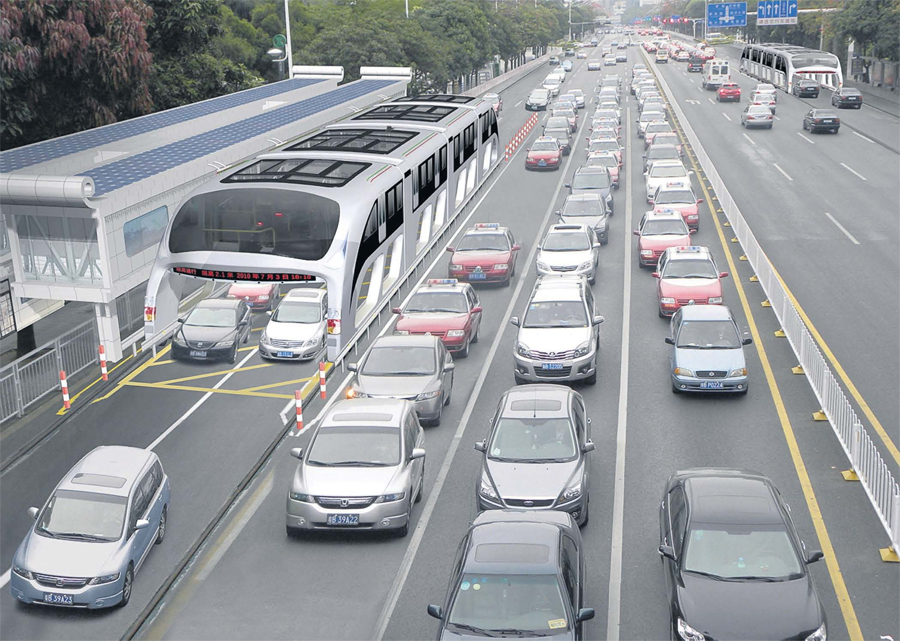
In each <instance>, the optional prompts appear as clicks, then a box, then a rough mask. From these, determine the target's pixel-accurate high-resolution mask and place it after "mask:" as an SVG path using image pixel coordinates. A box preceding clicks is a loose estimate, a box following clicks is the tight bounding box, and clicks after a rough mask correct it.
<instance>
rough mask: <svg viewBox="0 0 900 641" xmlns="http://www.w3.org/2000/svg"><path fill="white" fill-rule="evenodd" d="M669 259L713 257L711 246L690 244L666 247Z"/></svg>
mask: <svg viewBox="0 0 900 641" xmlns="http://www.w3.org/2000/svg"><path fill="white" fill-rule="evenodd" d="M666 254H667V255H668V260H670V261H672V260H687V259H696V258H712V253H711V252H710V251H709V247H703V246H702V245H689V246H685V247H668V248H667V249H666Z"/></svg>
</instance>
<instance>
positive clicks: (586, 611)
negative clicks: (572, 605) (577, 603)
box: [575, 608, 595, 623]
mask: <svg viewBox="0 0 900 641" xmlns="http://www.w3.org/2000/svg"><path fill="white" fill-rule="evenodd" d="M594 615H595V612H594V608H581V609H580V610H579V611H578V614H576V615H575V622H576V623H581V622H582V621H590V620H591V619H593V618H594Z"/></svg>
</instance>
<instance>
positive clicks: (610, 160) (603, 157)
mask: <svg viewBox="0 0 900 641" xmlns="http://www.w3.org/2000/svg"><path fill="white" fill-rule="evenodd" d="M588 166H593V167H618V166H619V161H617V160H616V157H615V156H612V155H609V154H595V155H593V156H591V157H590V158H588Z"/></svg>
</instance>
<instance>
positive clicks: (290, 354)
mask: <svg viewBox="0 0 900 641" xmlns="http://www.w3.org/2000/svg"><path fill="white" fill-rule="evenodd" d="M278 358H294V352H278Z"/></svg>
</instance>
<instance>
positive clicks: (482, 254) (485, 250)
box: [447, 223, 684, 285]
mask: <svg viewBox="0 0 900 641" xmlns="http://www.w3.org/2000/svg"><path fill="white" fill-rule="evenodd" d="M682 244H684V243H682ZM519 249H521V247H520V246H519V245H517V244H516V241H515V239H514V238H513V235H512V232H510V231H509V229H508V228H506V227H501V226H500V225H499V224H497V223H477V224H476V225H475V227H473V228H472V229H467V230H466V233H465V234H464V235H463V237H462V238H460V240H459V244H457V246H456V247H448V248H447V251H448V252H450V253H451V254H452V256H451V257H450V267H449V277H450V278H456V279H459V280H461V281H468V282H472V283H479V282H480V283H496V282H500V283H503V284H504V285H509V283H510V280H512V277H513V276H515V275H516V256H517V255H518V253H519Z"/></svg>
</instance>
